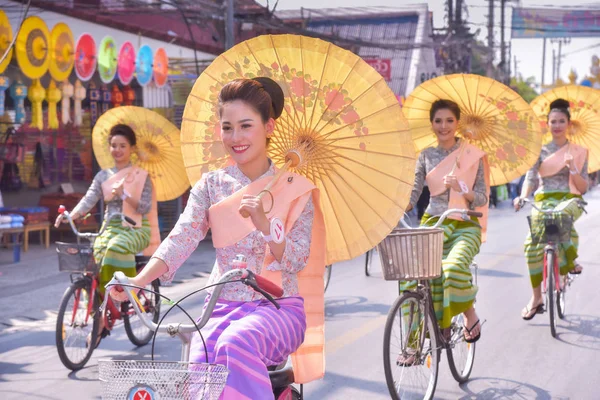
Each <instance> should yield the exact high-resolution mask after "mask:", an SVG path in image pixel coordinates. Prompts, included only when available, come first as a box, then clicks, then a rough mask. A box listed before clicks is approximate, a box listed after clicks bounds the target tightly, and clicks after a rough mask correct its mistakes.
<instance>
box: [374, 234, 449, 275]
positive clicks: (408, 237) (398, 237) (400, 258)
mask: <svg viewBox="0 0 600 400" xmlns="http://www.w3.org/2000/svg"><path fill="white" fill-rule="evenodd" d="M377 251H378V253H379V258H380V260H381V269H382V271H383V277H384V278H385V280H388V281H411V280H425V279H433V278H437V277H439V276H440V275H441V274H442V268H441V265H442V256H443V252H444V231H443V230H442V229H440V228H419V229H406V228H399V229H398V228H397V229H394V230H393V231H392V233H390V234H389V235H388V236H387V237H386V238H385V239H383V241H382V242H381V243H380V244H379V245H377Z"/></svg>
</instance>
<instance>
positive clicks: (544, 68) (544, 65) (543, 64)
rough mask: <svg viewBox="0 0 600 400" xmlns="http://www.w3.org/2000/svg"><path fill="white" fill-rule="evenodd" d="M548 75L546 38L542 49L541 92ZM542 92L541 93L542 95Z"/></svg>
mask: <svg viewBox="0 0 600 400" xmlns="http://www.w3.org/2000/svg"><path fill="white" fill-rule="evenodd" d="M545 74H546V38H544V45H543V47H542V83H541V84H540V88H541V90H543V88H544V75H545ZM541 90H540V93H541Z"/></svg>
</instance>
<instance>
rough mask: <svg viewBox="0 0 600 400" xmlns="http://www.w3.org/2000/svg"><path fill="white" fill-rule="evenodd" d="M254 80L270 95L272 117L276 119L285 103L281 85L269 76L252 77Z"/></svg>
mask: <svg viewBox="0 0 600 400" xmlns="http://www.w3.org/2000/svg"><path fill="white" fill-rule="evenodd" d="M254 80H255V81H256V82H258V83H260V84H261V85H262V87H263V89H264V90H265V91H266V92H267V93H269V96H271V103H272V104H273V112H274V114H275V115H274V118H275V119H277V118H279V117H280V116H281V113H282V112H283V106H284V104H285V96H284V94H283V90H282V89H281V86H279V84H278V83H277V82H275V81H274V80H273V79H271V78H267V77H266V76H261V77H258V78H254Z"/></svg>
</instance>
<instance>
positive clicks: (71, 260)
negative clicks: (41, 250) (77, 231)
mask: <svg viewBox="0 0 600 400" xmlns="http://www.w3.org/2000/svg"><path fill="white" fill-rule="evenodd" d="M56 253H57V254H58V270H59V271H63V272H83V273H86V272H89V273H93V274H95V273H97V272H98V268H99V266H98V265H96V262H95V260H94V249H93V247H92V244H91V243H64V242H56Z"/></svg>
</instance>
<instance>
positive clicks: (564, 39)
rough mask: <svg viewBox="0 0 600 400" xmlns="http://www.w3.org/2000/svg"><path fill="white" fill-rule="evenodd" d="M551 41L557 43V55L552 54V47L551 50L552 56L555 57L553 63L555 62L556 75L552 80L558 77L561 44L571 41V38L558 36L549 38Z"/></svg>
mask: <svg viewBox="0 0 600 400" xmlns="http://www.w3.org/2000/svg"><path fill="white" fill-rule="evenodd" d="M550 42H551V43H558V57H556V59H555V56H554V49H553V50H552V54H553V56H552V58H553V60H554V59H555V61H554V63H556V77H555V78H554V82H556V80H557V79H558V78H560V64H561V62H562V45H563V43H564V44H569V43H571V38H558V39H550Z"/></svg>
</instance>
